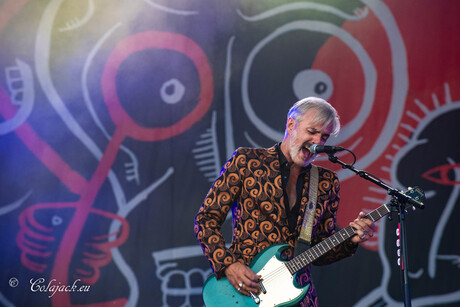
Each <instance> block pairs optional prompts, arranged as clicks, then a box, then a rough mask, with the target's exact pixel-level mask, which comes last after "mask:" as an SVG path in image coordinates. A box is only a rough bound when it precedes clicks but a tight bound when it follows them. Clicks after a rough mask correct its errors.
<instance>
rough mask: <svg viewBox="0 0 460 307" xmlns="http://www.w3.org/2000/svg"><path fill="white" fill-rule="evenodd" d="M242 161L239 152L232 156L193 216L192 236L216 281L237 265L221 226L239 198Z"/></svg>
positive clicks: (241, 155)
mask: <svg viewBox="0 0 460 307" xmlns="http://www.w3.org/2000/svg"><path fill="white" fill-rule="evenodd" d="M245 160H246V157H245V156H244V155H243V154H240V153H239V151H238V150H236V151H235V152H234V153H233V156H232V157H231V158H230V160H229V161H228V162H227V163H226V164H225V165H224V167H223V168H222V170H221V172H220V176H219V178H217V180H216V181H215V182H214V183H213V184H212V186H211V189H210V190H209V192H208V194H207V195H206V197H205V199H204V201H203V203H202V205H201V207H200V209H199V211H198V213H197V215H196V216H195V227H194V232H195V236H196V238H197V240H198V242H199V243H200V245H201V248H202V249H203V253H204V255H205V257H206V258H207V259H208V261H209V262H210V264H211V268H212V270H213V271H214V274H215V275H216V277H217V278H221V277H223V276H224V271H225V269H226V268H227V267H228V266H229V265H230V264H232V263H234V262H236V261H238V260H237V259H236V257H235V255H234V254H233V253H232V252H231V251H230V250H229V249H228V248H226V247H225V240H224V237H223V235H222V231H221V226H222V224H223V223H224V221H225V218H226V216H227V214H228V212H229V211H230V209H231V207H232V206H233V204H234V203H235V202H236V201H237V199H238V197H239V195H240V192H241V188H242V182H241V179H240V175H241V174H240V173H239V172H240V171H239V170H240V166H241V165H242V164H244V163H245Z"/></svg>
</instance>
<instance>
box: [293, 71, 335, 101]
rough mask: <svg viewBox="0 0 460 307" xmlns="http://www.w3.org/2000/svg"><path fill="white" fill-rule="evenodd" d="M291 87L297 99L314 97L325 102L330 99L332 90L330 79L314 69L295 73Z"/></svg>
mask: <svg viewBox="0 0 460 307" xmlns="http://www.w3.org/2000/svg"><path fill="white" fill-rule="evenodd" d="M292 87H293V90H294V93H295V95H296V96H297V98H299V99H301V98H304V97H309V96H316V97H320V98H323V99H326V100H327V99H329V98H330V97H331V95H332V90H333V85H332V80H331V78H330V77H329V76H328V75H327V74H326V73H324V72H323V71H321V70H315V69H307V70H302V71H301V72H299V73H297V75H296V76H295V77H294V81H293V82H292Z"/></svg>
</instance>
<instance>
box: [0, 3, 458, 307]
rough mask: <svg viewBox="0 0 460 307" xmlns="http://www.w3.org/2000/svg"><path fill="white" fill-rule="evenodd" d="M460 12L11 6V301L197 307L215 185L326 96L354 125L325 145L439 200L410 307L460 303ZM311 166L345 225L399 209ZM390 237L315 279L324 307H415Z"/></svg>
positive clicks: (5, 129)
mask: <svg viewBox="0 0 460 307" xmlns="http://www.w3.org/2000/svg"><path fill="white" fill-rule="evenodd" d="M459 12H460V3H459V2H458V1H455V0H445V1H434V0H419V1H416V2H414V1H408V0H384V1H379V0H360V1H358V0H343V1H339V0H327V1H300V0H299V1H275V0H264V1H243V0H241V1H236V0H233V1H206V0H203V1H186V0H175V1H168V0H137V1H133V0H131V1H128V0H125V1H123V0H115V1H114V0H112V1H109V0H98V1H95V0H66V1H64V0H3V1H0V174H1V175H0V176H1V181H0V195H1V197H0V233H1V237H0V249H1V253H0V254H1V259H2V260H1V262H0V267H1V268H0V303H1V304H2V305H5V306H201V305H203V301H202V299H201V288H202V285H203V281H204V279H205V278H206V276H207V275H208V274H209V273H210V268H209V264H208V263H207V262H206V260H205V259H204V257H203V256H202V252H201V249H200V247H199V246H198V244H197V242H196V240H195V238H194V235H193V218H194V215H195V213H196V212H197V210H198V207H199V206H200V204H201V202H202V200H203V198H204V196H205V194H206V192H207V191H208V189H209V186H210V184H211V183H212V181H213V180H214V179H215V178H216V176H217V174H218V172H219V170H220V169H221V167H222V165H223V164H224V163H225V161H226V160H227V159H228V158H229V157H230V155H231V154H232V152H233V151H234V149H235V148H237V147H240V146H263V147H269V146H272V145H273V144H274V143H276V142H279V141H280V140H281V139H282V137H283V131H284V124H285V114H286V112H287V110H288V108H289V107H290V106H291V105H292V103H294V102H295V101H296V100H298V99H300V98H303V97H306V96H319V97H322V98H325V99H327V100H328V101H330V102H331V103H332V104H333V105H334V106H335V107H336V108H337V110H338V111H339V113H340V115H341V119H342V123H343V126H344V127H343V131H342V133H341V134H340V135H339V136H338V137H337V138H335V139H332V140H331V142H330V144H332V145H340V146H344V147H347V148H349V149H351V150H352V151H353V152H354V153H355V154H356V156H357V158H358V161H357V163H356V167H357V168H358V169H364V170H367V171H369V172H371V173H373V174H374V175H375V176H378V177H380V178H381V179H383V180H384V181H385V182H387V183H388V184H390V185H392V186H395V187H397V188H400V189H406V188H407V187H409V186H415V185H418V186H420V187H421V188H423V189H424V190H425V192H426V197H427V199H426V201H425V205H426V208H425V210H417V211H415V212H412V211H411V210H410V212H409V213H408V215H407V224H408V225H407V228H408V248H409V280H410V286H411V292H412V303H413V305H414V306H440V305H443V304H444V305H445V306H458V305H459V304H460V247H459V244H458V237H459V236H460V230H459V227H458V226H455V221H458V220H459V219H460V207H459V204H460V201H459V197H460V138H459V136H458V133H459V132H458V131H459V128H460V125H459V121H460V73H459V71H460V56H459V55H460V53H459V49H460V36H459V35H458V29H460V18H459V17H458V14H459ZM339 157H340V158H341V159H342V160H344V161H348V162H351V156H350V155H349V154H345V155H339ZM317 163H318V164H320V165H323V166H326V167H328V168H331V169H334V170H335V171H337V172H338V174H339V177H340V179H341V182H342V202H341V208H340V210H339V220H338V222H339V226H340V227H344V226H346V225H348V222H349V221H351V220H352V219H353V218H354V217H355V216H357V214H358V212H359V211H360V210H365V211H370V210H373V209H375V208H377V207H378V206H379V205H381V204H383V203H385V202H386V201H388V196H387V194H386V193H385V191H384V190H382V189H380V188H378V187H376V186H374V185H373V184H370V183H368V182H366V181H364V180H363V179H361V178H359V177H357V176H355V175H354V174H353V173H351V172H350V171H347V170H342V169H340V168H339V167H337V166H336V165H334V164H332V163H330V162H329V161H327V159H326V158H324V157H319V158H318V159H317ZM230 218H231V217H229V219H230ZM396 227H397V215H396V214H394V215H393V219H392V221H388V220H387V219H386V218H384V219H382V220H381V221H379V223H378V233H377V235H376V236H375V237H374V238H373V240H371V241H369V242H367V243H366V244H365V245H364V246H362V247H361V248H360V249H359V251H358V253H357V255H356V256H355V257H352V258H350V259H346V260H344V261H341V262H339V263H337V264H333V265H330V266H327V267H320V268H315V269H314V271H313V274H314V280H315V282H316V287H317V289H318V293H319V300H320V303H321V304H322V305H323V306H384V305H385V304H386V305H388V306H402V305H403V303H402V295H401V287H400V269H399V267H398V264H397V263H398V255H397V250H398V248H397V246H396V245H395V242H396V240H397V235H396V233H395V229H396ZM225 231H226V236H227V238H230V236H231V231H230V222H229V221H227V222H226V224H225Z"/></svg>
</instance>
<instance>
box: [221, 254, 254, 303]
mask: <svg viewBox="0 0 460 307" xmlns="http://www.w3.org/2000/svg"><path fill="white" fill-rule="evenodd" d="M225 275H226V276H227V278H228V281H229V282H230V283H231V284H232V285H233V287H235V289H237V290H238V289H239V290H238V292H239V293H241V294H243V295H246V296H250V295H251V294H250V293H249V292H252V293H253V294H257V293H259V291H260V287H259V283H258V281H259V278H260V277H261V276H260V275H257V274H256V273H254V272H253V271H252V270H251V269H250V268H249V267H248V266H246V265H244V264H242V263H240V262H235V263H232V264H231V265H229V266H228V267H227V269H225Z"/></svg>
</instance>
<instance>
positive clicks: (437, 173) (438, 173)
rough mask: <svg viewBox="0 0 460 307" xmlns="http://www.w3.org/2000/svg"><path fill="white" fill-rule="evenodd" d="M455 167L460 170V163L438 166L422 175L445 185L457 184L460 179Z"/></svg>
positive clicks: (459, 182)
mask: <svg viewBox="0 0 460 307" xmlns="http://www.w3.org/2000/svg"><path fill="white" fill-rule="evenodd" d="M455 169H459V170H460V163H456V164H444V165H441V166H437V167H435V168H432V169H429V170H427V171H426V172H425V173H423V174H422V177H423V178H425V179H428V180H430V181H433V182H436V183H439V184H443V185H457V184H460V179H457V178H456V176H455Z"/></svg>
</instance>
